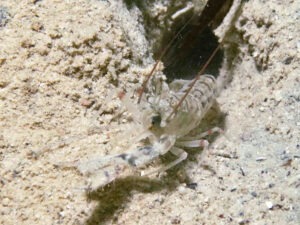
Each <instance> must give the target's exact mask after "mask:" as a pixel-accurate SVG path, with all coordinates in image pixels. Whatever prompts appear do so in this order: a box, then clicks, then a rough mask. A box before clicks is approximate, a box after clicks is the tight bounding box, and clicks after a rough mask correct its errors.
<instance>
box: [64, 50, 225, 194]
mask: <svg viewBox="0 0 300 225" xmlns="http://www.w3.org/2000/svg"><path fill="white" fill-rule="evenodd" d="M216 52H217V49H216V50H215V51H214V53H213V54H212V56H211V57H210V59H209V60H208V62H207V64H208V63H209V61H210V60H211V59H212V57H213V55H214V54H215V53H216ZM206 66H207V65H206ZM204 67H205V66H204ZM203 70H204V69H202V70H201V71H200V72H199V74H198V76H197V77H196V78H195V79H194V80H192V81H191V80H174V81H173V82H172V83H171V84H169V85H168V84H167V83H166V82H165V80H164V79H162V78H161V77H159V76H157V77H156V76H151V75H152V74H150V75H149V77H148V78H147V79H146V81H145V83H144V84H143V86H142V89H143V90H142V92H140V95H139V99H138V103H137V104H133V103H132V102H131V99H130V97H129V96H128V95H127V94H125V93H124V92H120V93H119V98H120V99H121V101H122V102H123V103H124V105H125V106H127V108H128V110H129V111H130V112H131V113H132V115H133V119H134V121H135V124H136V125H137V126H139V128H141V129H139V130H141V134H140V135H139V137H138V138H137V139H136V140H135V141H137V142H140V141H144V142H145V143H146V142H147V143H149V144H147V145H144V146H141V147H133V148H132V149H129V150H128V151H127V152H125V153H122V154H117V155H108V156H104V157H99V158H94V159H92V160H88V161H84V162H75V163H74V162H73V163H71V164H69V165H65V166H66V167H69V166H71V167H76V168H77V169H78V170H79V171H80V173H82V174H83V175H87V176H88V177H90V182H89V183H90V184H89V189H91V190H94V189H97V188H99V187H102V186H104V185H106V184H109V183H110V182H112V181H114V180H115V179H117V178H120V177H124V176H127V175H132V174H134V173H135V172H137V171H139V169H140V168H141V167H145V166H146V165H148V164H149V163H150V162H152V161H154V160H156V159H157V158H158V157H159V156H162V155H164V154H166V153H167V152H171V153H172V154H174V155H175V156H177V157H178V158H177V159H176V160H175V161H172V162H170V163H169V164H167V165H165V166H162V167H160V168H157V169H155V170H152V171H149V172H144V171H141V172H140V175H142V176H148V175H150V174H154V173H161V172H163V171H166V170H168V169H170V168H172V167H173V166H175V165H177V164H178V163H180V162H182V161H183V160H185V159H186V158H187V153H186V152H185V151H184V150H183V148H185V147H189V148H195V147H203V148H207V147H208V144H209V143H208V141H207V140H205V139H203V138H204V137H205V136H207V135H209V134H211V133H213V132H219V133H221V132H222V130H221V129H220V128H213V129H212V130H209V131H207V132H204V133H201V134H199V135H197V136H195V137H192V138H191V137H189V134H190V133H191V131H192V130H194V129H195V128H197V127H198V126H199V124H200V123H201V120H202V119H203V117H204V116H205V115H206V113H207V112H208V110H209V109H210V108H211V106H212V105H213V104H214V102H215V98H216V96H217V91H218V90H217V89H218V88H217V86H218V85H217V83H216V79H215V78H214V77H213V76H211V75H201V73H202V71H203ZM150 76H151V77H150ZM147 83H150V84H149V85H148V84H147ZM145 89H147V90H148V91H147V92H146V91H145Z"/></svg>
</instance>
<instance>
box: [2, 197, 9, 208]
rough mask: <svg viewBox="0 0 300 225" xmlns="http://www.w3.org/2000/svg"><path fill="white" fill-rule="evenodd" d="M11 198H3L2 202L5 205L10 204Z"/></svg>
mask: <svg viewBox="0 0 300 225" xmlns="http://www.w3.org/2000/svg"><path fill="white" fill-rule="evenodd" d="M9 202H10V201H9V198H4V199H3V200H2V204H3V206H8V205H9Z"/></svg>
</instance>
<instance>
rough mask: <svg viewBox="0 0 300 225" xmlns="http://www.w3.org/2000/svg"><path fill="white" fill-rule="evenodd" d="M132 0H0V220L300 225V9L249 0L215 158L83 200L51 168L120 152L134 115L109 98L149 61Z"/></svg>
mask: <svg viewBox="0 0 300 225" xmlns="http://www.w3.org/2000/svg"><path fill="white" fill-rule="evenodd" d="M125 2H127V5H126V4H125ZM128 2H130V1H124V2H123V1H113V0H111V1H96V0H78V1H75V0H74V1H63V0H52V1H49V0H40V1H34V0H23V1H21V0H19V1H17V0H12V1H5V0H1V1H0V224H5V225H8V224H36V225H38V224H144V225H146V224H261V225H269V224H282V225H287V224H289V225H296V224H300V193H299V190H300V172H299V169H300V168H299V165H300V57H299V56H300V26H299V24H300V2H299V1H297V0H295V1H293V0H290V1H284V3H283V1H280V0H270V1H263V0H252V1H243V6H242V8H241V14H240V16H239V17H238V19H237V20H236V21H235V22H234V24H232V28H233V30H234V32H235V34H236V36H237V37H239V38H238V40H236V43H237V44H236V46H237V49H238V51H237V52H238V54H237V55H235V57H234V58H233V59H232V61H231V63H232V64H233V66H232V67H230V70H228V71H222V72H223V73H228V74H230V76H231V77H232V81H231V82H229V83H228V84H227V87H226V88H225V89H224V90H223V91H222V92H221V94H220V96H219V97H218V98H217V101H218V103H219V106H220V110H221V112H222V114H223V115H225V116H224V121H223V125H220V126H221V127H223V128H224V131H225V136H226V138H225V136H224V135H218V136H216V137H215V138H214V139H213V141H212V142H211V145H210V147H209V151H207V152H203V153H201V151H199V152H197V151H195V150H193V151H192V153H191V154H190V155H189V157H188V159H187V160H186V161H185V162H184V163H182V164H180V165H179V166H177V167H176V168H174V169H173V170H171V171H169V172H168V173H167V174H166V175H165V176H163V177H162V178H161V179H158V178H156V177H155V176H152V177H150V178H149V179H147V178H140V177H138V176H132V177H130V178H128V179H121V180H117V181H116V182H114V183H112V184H111V185H109V186H107V187H105V188H104V189H101V188H100V189H99V190H98V191H96V192H93V193H91V194H88V195H87V194H86V192H85V190H84V188H85V186H86V182H87V178H86V177H84V176H82V175H81V174H79V173H78V172H77V171H76V170H74V169H68V170H66V169H62V168H59V167H56V166H54V165H55V164H57V163H60V162H68V161H73V160H84V159H87V158H90V157H92V156H94V155H98V156H104V155H107V154H116V153H121V152H126V148H125V147H124V148H122V144H120V143H119V144H118V142H121V141H122V140H123V139H124V137H123V139H122V138H119V137H118V138H117V140H116V135H117V132H115V131H117V130H118V125H119V124H126V121H128V120H130V115H128V114H126V113H125V114H122V113H120V110H118V109H119V108H120V102H119V101H117V100H116V98H113V97H111V98H108V97H107V96H108V95H109V96H114V95H116V90H117V88H116V86H118V87H122V88H124V87H126V90H128V91H129V90H131V88H132V87H134V86H136V85H137V84H138V83H141V81H142V79H143V78H144V75H145V74H146V73H147V71H149V69H150V68H151V66H152V65H153V62H154V61H153V60H152V59H151V50H150V47H149V44H148V41H147V39H146V38H145V32H144V27H143V26H144V24H143V22H142V20H141V19H140V18H141V16H140V15H141V14H140V12H139V10H138V8H137V7H135V4H137V3H138V2H139V1H132V5H133V7H131V9H130V10H129V8H128V7H127V6H128V5H129V3H128ZM157 2H158V3H157V4H158V6H160V7H157V8H156V12H158V15H156V16H160V14H161V15H163V13H164V7H161V6H162V3H159V1H157ZM165 2H167V1H165ZM159 13H160V14H159ZM152 15H154V14H152ZM138 18H139V20H138ZM137 21H139V22H137ZM107 99H111V101H110V102H109V103H108V101H107ZM217 125H218V124H217ZM128 135H130V133H129V134H128ZM117 145H121V147H116V146H117ZM124 146H126V145H125V144H124ZM157 164H159V163H156V165H157ZM204 165H205V166H204ZM152 166H154V165H149V167H152Z"/></svg>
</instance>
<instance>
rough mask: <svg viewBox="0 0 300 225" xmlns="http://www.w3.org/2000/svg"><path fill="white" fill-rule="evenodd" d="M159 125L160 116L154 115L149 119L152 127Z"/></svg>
mask: <svg viewBox="0 0 300 225" xmlns="http://www.w3.org/2000/svg"><path fill="white" fill-rule="evenodd" d="M160 123H161V116H160V115H155V116H152V118H151V124H152V125H154V126H155V125H160Z"/></svg>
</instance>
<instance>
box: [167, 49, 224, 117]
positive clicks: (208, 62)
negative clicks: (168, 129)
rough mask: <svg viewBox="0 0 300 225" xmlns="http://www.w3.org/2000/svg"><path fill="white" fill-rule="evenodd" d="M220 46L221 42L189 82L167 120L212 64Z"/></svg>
mask: <svg viewBox="0 0 300 225" xmlns="http://www.w3.org/2000/svg"><path fill="white" fill-rule="evenodd" d="M220 47H221V44H219V45H218V47H217V48H215V50H214V51H213V53H212V54H211V56H210V57H209V58H208V60H207V61H206V63H205V64H204V66H203V67H202V68H201V70H200V71H199V73H198V74H197V76H196V77H195V78H194V80H193V81H192V82H191V83H190V84H189V88H188V89H187V91H186V92H185V94H184V95H183V96H182V98H181V99H180V100H179V102H178V103H177V105H176V106H175V107H174V108H173V111H172V113H171V114H170V115H169V116H168V117H167V120H169V119H170V118H171V117H172V116H173V115H174V113H176V111H177V110H178V108H179V107H180V105H181V104H182V102H183V101H184V99H185V98H186V96H187V95H188V94H189V93H190V91H191V90H192V88H193V87H194V85H195V83H196V82H197V80H199V78H200V76H201V75H202V74H203V73H204V71H205V70H206V68H207V66H208V65H209V64H210V62H211V61H212V59H213V58H214V56H215V55H216V54H217V52H218V50H219V49H220Z"/></svg>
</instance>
